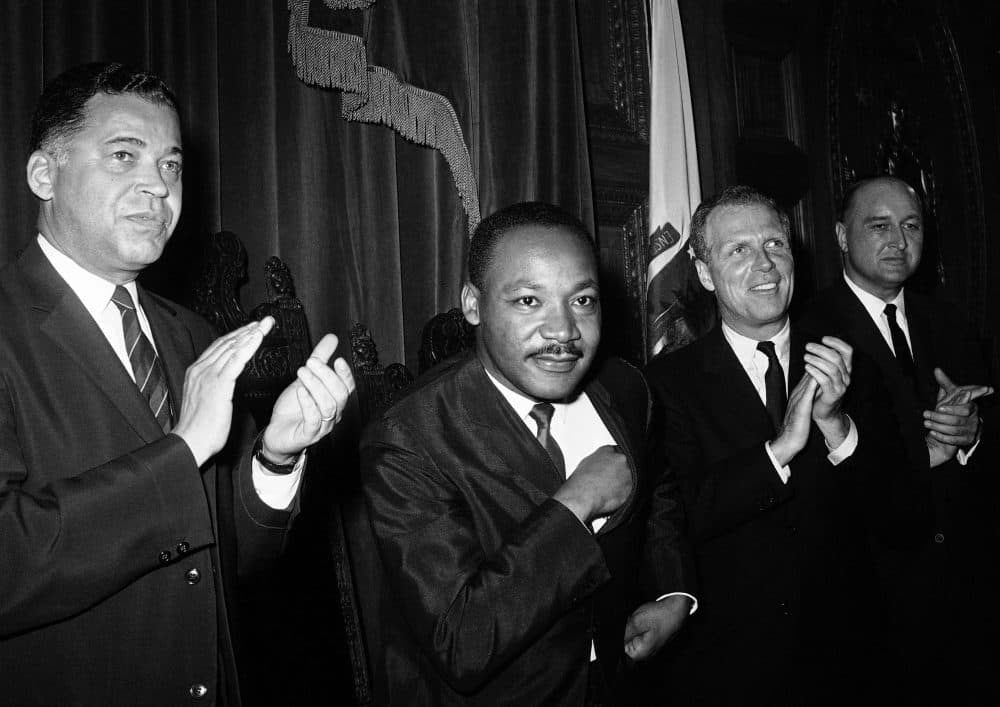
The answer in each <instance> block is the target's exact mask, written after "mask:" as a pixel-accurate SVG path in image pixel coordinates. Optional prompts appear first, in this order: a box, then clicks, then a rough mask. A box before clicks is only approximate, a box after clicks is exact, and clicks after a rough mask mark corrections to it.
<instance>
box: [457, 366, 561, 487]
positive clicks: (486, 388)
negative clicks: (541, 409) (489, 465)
mask: <svg viewBox="0 0 1000 707" xmlns="http://www.w3.org/2000/svg"><path fill="white" fill-rule="evenodd" d="M458 365H461V366H462V370H461V371H459V372H458V373H457V375H456V383H457V386H456V390H458V391H460V393H459V394H460V396H461V397H460V399H459V400H458V401H457V405H456V408H455V415H457V416H459V419H466V420H468V421H469V423H470V424H472V425H474V426H475V427H476V428H477V430H476V432H477V434H478V435H479V436H480V438H481V439H482V446H481V449H482V452H483V454H484V455H487V456H488V457H489V456H494V455H495V457H496V458H495V460H494V466H495V468H497V469H498V470H499V469H503V470H505V471H507V472H508V473H513V474H516V475H517V476H518V482H519V483H520V482H527V483H528V484H530V485H531V486H532V487H533V488H534V489H536V490H537V491H538V492H539V493H541V494H542V495H543V496H544V497H548V496H551V495H552V494H554V493H555V492H556V491H557V490H558V489H559V487H560V486H561V485H562V484H563V482H564V481H565V479H564V478H563V476H562V475H561V474H560V473H559V470H558V469H556V466H555V464H554V463H553V462H552V458H551V457H549V454H548V452H546V451H545V448H544V447H542V445H541V444H540V443H539V442H538V439H537V438H536V437H535V436H534V435H533V434H531V432H530V431H529V429H528V427H527V425H525V424H524V422H522V421H521V420H520V419H519V418H518V416H517V413H516V412H514V409H513V408H512V407H511V406H510V404H509V403H508V402H507V401H506V400H505V399H504V397H503V396H502V395H501V394H500V391H498V390H497V389H496V386H494V385H493V383H492V381H490V379H489V378H488V377H487V376H486V371H485V370H484V369H483V366H482V364H481V363H480V362H479V359H478V358H476V357H475V355H472V356H470V357H469V358H468V359H467V360H466V361H465V362H463V363H461V364H458ZM501 453H502V455H503V456H502V458H501V456H500V455H501Z"/></svg>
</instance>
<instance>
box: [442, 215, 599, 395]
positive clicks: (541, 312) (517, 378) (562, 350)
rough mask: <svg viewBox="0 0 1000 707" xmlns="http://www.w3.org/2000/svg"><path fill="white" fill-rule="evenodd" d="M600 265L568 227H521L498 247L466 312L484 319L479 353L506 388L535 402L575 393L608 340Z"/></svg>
mask: <svg viewBox="0 0 1000 707" xmlns="http://www.w3.org/2000/svg"><path fill="white" fill-rule="evenodd" d="M599 294H600V293H599V290H598V283H597V267H596V264H595V263H594V257H593V254H592V253H591V251H590V250H588V248H587V246H586V245H585V244H583V243H581V242H580V241H579V240H578V239H577V237H576V236H574V235H573V234H572V233H569V232H567V231H564V230H562V229H560V228H542V227H538V226H521V227H519V228H516V229H514V230H512V231H510V232H508V233H506V234H505V235H504V236H503V238H502V240H501V241H500V243H499V244H497V247H496V250H495V251H494V257H493V261H492V262H491V263H490V266H489V269H488V271H487V273H486V276H485V280H484V283H483V290H482V291H480V290H479V289H478V288H476V287H475V286H474V285H471V284H466V285H465V287H464V288H463V289H462V309H463V311H464V313H465V318H466V319H468V320H469V322H470V323H471V324H478V325H479V330H478V332H477V334H476V337H477V339H476V350H477V353H478V355H479V358H480V360H481V361H482V362H483V366H484V367H485V368H486V370H488V371H489V372H490V373H491V374H493V376H495V377H496V378H497V380H499V381H500V382H501V383H502V384H503V385H505V386H507V387H508V388H510V389H511V390H515V391H517V392H520V393H521V394H522V395H525V396H527V397H529V398H534V399H535V400H550V401H558V400H565V399H567V398H570V397H572V396H573V395H574V394H575V393H576V392H577V390H578V388H579V386H580V382H581V379H582V378H583V376H584V374H585V373H586V372H587V369H588V368H589V367H590V364H591V362H592V361H593V359H594V354H595V352H596V350H597V346H598V344H599V343H600V338H601V305H600V301H599Z"/></svg>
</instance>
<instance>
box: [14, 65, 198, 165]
mask: <svg viewBox="0 0 1000 707" xmlns="http://www.w3.org/2000/svg"><path fill="white" fill-rule="evenodd" d="M98 93H107V94H110V95H117V94H123V93H130V94H135V95H137V96H141V97H142V98H145V99H146V100H147V101H151V102H153V103H157V104H160V105H164V106H167V107H168V108H171V109H173V110H174V112H176V113H180V111H179V110H178V107H177V98H176V97H175V96H174V94H173V92H172V91H171V90H170V88H169V87H168V86H167V84H166V83H164V82H163V79H161V78H160V77H159V76H157V75H156V74H151V73H149V72H145V71H138V70H136V69H133V68H131V67H128V66H125V65H124V64H118V63H114V62H92V63H89V64H80V65H79V66H74V67H73V68H71V69H68V70H66V71H64V72H63V73H61V74H59V75H58V76H56V77H55V78H54V79H52V80H51V81H49V83H48V84H46V86H45V89H44V90H43V91H42V95H41V97H39V99H38V107H37V108H36V109H35V115H34V118H32V121H31V138H30V140H29V141H28V154H29V155H30V154H31V153H32V152H34V151H35V150H42V151H44V152H48V153H50V154H53V155H58V153H59V151H60V149H61V147H62V144H61V143H63V142H64V141H66V140H68V139H69V138H72V137H73V136H74V135H75V134H76V133H78V132H80V130H82V129H83V121H84V118H85V114H84V108H85V106H86V105H87V101H89V100H90V99H91V98H93V97H94V96H96V95H97V94H98Z"/></svg>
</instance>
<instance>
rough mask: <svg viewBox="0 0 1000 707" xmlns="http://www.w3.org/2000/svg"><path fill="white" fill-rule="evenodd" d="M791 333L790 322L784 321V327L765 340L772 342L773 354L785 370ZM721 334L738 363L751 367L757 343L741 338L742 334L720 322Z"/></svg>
mask: <svg viewBox="0 0 1000 707" xmlns="http://www.w3.org/2000/svg"><path fill="white" fill-rule="evenodd" d="M791 332H792V326H791V320H790V319H786V320H785V326H783V327H781V331H779V332H778V333H777V334H775V335H774V336H772V337H771V338H770V339H767V341H772V342H774V352H775V353H776V354H777V355H778V360H779V361H781V362H782V365H784V366H785V368H786V370H787V362H788V355H789V351H790V350H791V346H792V343H791V339H792V337H791ZM722 334H723V336H725V337H726V341H728V342H729V346H730V347H731V348H732V349H733V353H735V354H736V358H738V359H739V360H740V363H742V364H743V366H744V367H749V366H752V365H753V357H754V354H756V353H757V343H758V341H757V340H756V339H751V338H750V337H748V336H743V334H740V333H739V332H737V331H736V330H735V329H733V328H732V327H731V326H729V325H728V324H726V323H725V322H722Z"/></svg>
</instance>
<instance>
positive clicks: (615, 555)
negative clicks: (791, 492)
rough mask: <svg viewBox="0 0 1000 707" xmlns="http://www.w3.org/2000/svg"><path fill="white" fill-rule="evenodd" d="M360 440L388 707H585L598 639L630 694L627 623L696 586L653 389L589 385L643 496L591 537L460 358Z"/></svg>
mask: <svg viewBox="0 0 1000 707" xmlns="http://www.w3.org/2000/svg"><path fill="white" fill-rule="evenodd" d="M432 375H433V377H432V378H431V379H429V380H427V381H425V382H423V383H419V384H418V387H417V389H416V390H414V391H413V392H411V393H410V394H409V395H408V396H407V397H406V398H404V399H403V400H402V401H400V402H398V403H397V404H396V405H395V406H393V407H392V408H391V409H390V410H389V411H388V412H387V413H386V414H385V416H384V417H383V418H382V419H381V420H380V421H378V422H377V423H376V424H375V425H373V426H372V427H370V428H369V429H368V430H367V432H366V434H365V436H364V438H363V441H362V450H361V453H362V483H363V485H364V493H365V497H366V500H367V501H368V506H369V509H370V514H371V522H372V527H373V529H374V533H375V536H376V537H377V541H378V548H379V552H380V556H381V560H382V571H383V574H384V576H385V577H386V579H387V581H386V583H385V587H384V590H385V591H384V592H383V595H382V598H381V600H382V611H383V616H382V619H381V622H380V625H378V626H376V627H371V626H370V625H369V626H368V627H367V629H366V630H367V631H369V632H370V631H372V630H374V631H381V632H384V633H386V634H387V635H386V636H385V637H384V640H383V641H382V648H381V650H380V651H379V653H378V654H377V655H375V656H374V657H373V662H374V663H375V666H374V673H375V677H374V680H373V682H374V684H375V686H376V689H381V688H385V689H386V692H385V693H383V694H382V695H381V696H378V695H377V696H376V703H377V704H405V705H434V706H439V705H458V704H461V705H466V704H477V705H478V704H481V705H506V704H520V705H528V704H546V705H581V704H583V699H584V694H585V691H586V682H587V673H588V660H589V651H590V643H591V639H592V638H593V639H595V640H596V648H597V655H598V660H599V664H600V666H601V670H602V672H603V676H604V678H605V680H606V681H607V683H608V684H609V685H610V686H611V692H612V695H613V696H614V697H616V698H621V697H622V693H621V692H620V691H619V689H620V687H621V681H620V678H621V675H622V672H623V671H624V670H625V656H624V651H623V637H624V624H625V620H626V618H627V617H628V616H629V614H630V613H631V612H632V611H633V610H634V609H635V608H636V607H637V606H638V605H639V604H640V603H642V602H644V601H652V600H655V599H656V598H657V597H659V596H660V595H662V594H665V593H669V592H673V591H690V588H689V584H688V583H689V579H688V574H689V571H690V570H689V569H687V568H686V566H685V565H686V557H687V555H686V553H684V551H683V549H682V547H681V543H680V539H679V536H678V526H679V522H680V517H681V508H680V506H679V504H678V502H677V499H676V498H675V496H674V485H673V482H672V479H671V477H670V475H669V472H667V471H664V472H663V474H662V475H661V477H660V478H659V479H658V480H657V479H655V478H654V477H653V476H652V475H651V474H650V470H649V468H647V465H646V459H645V455H646V432H647V429H648V414H649V410H650V404H649V394H648V391H647V388H646V385H645V382H644V381H643V379H642V376H641V375H640V374H639V372H638V371H637V370H635V369H634V368H632V367H630V366H628V365H627V364H624V363H623V362H620V361H617V360H613V361H609V362H607V363H606V365H604V366H603V368H602V370H601V371H600V372H599V373H598V374H597V376H596V379H594V380H592V381H591V382H590V383H589V384H588V385H587V386H586V391H587V394H588V395H589V397H590V399H591V401H592V402H593V404H594V407H595V408H596V409H597V411H598V413H599V414H600V416H601V417H602V419H603V420H604V423H605V424H606V425H607V427H608V429H609V431H610V432H611V434H612V435H613V436H614V438H615V440H617V442H618V444H619V445H620V446H621V448H622V449H623V450H624V452H625V454H626V455H627V456H628V459H629V463H630V466H631V468H632V471H633V473H634V474H635V481H636V485H635V489H634V491H633V493H632V495H631V496H630V497H629V499H628V500H627V501H626V503H625V504H624V505H623V506H622V507H621V508H619V509H618V511H616V512H615V513H614V514H613V515H612V516H610V518H609V519H608V521H607V523H606V524H605V526H604V527H603V528H601V530H600V531H599V532H598V533H597V534H596V536H594V535H592V534H591V533H590V532H589V531H588V530H587V529H586V528H585V527H584V526H583V524H581V523H580V521H579V520H578V519H577V518H576V517H575V516H574V515H573V514H572V513H571V512H570V511H569V510H568V509H566V507H565V506H563V505H562V504H560V503H559V502H558V501H554V500H552V498H551V496H552V495H553V494H554V493H555V491H556V490H557V489H558V488H559V487H560V485H562V483H563V478H561V475H560V474H559V473H558V472H557V471H556V468H555V467H554V466H553V464H552V462H551V460H550V459H549V457H548V455H547V454H546V452H545V450H544V449H543V448H542V446H541V445H540V444H539V443H538V441H537V440H536V439H535V437H534V435H532V434H531V432H530V431H529V430H528V429H527V427H526V426H525V425H524V424H523V422H521V421H520V420H518V419H517V417H516V415H515V413H514V411H513V410H512V409H511V407H510V406H509V404H508V403H507V402H506V401H505V400H504V399H503V397H502V396H501V395H500V393H499V392H498V391H497V390H496V388H495V387H494V386H493V384H492V383H491V382H490V381H489V379H488V378H487V376H486V373H485V371H484V370H483V367H482V365H481V364H480V362H479V360H478V359H477V358H475V357H474V356H469V357H465V358H461V359H459V360H457V361H455V362H453V363H451V364H450V365H444V369H443V370H441V371H437V372H434V373H433V374H432Z"/></svg>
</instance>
